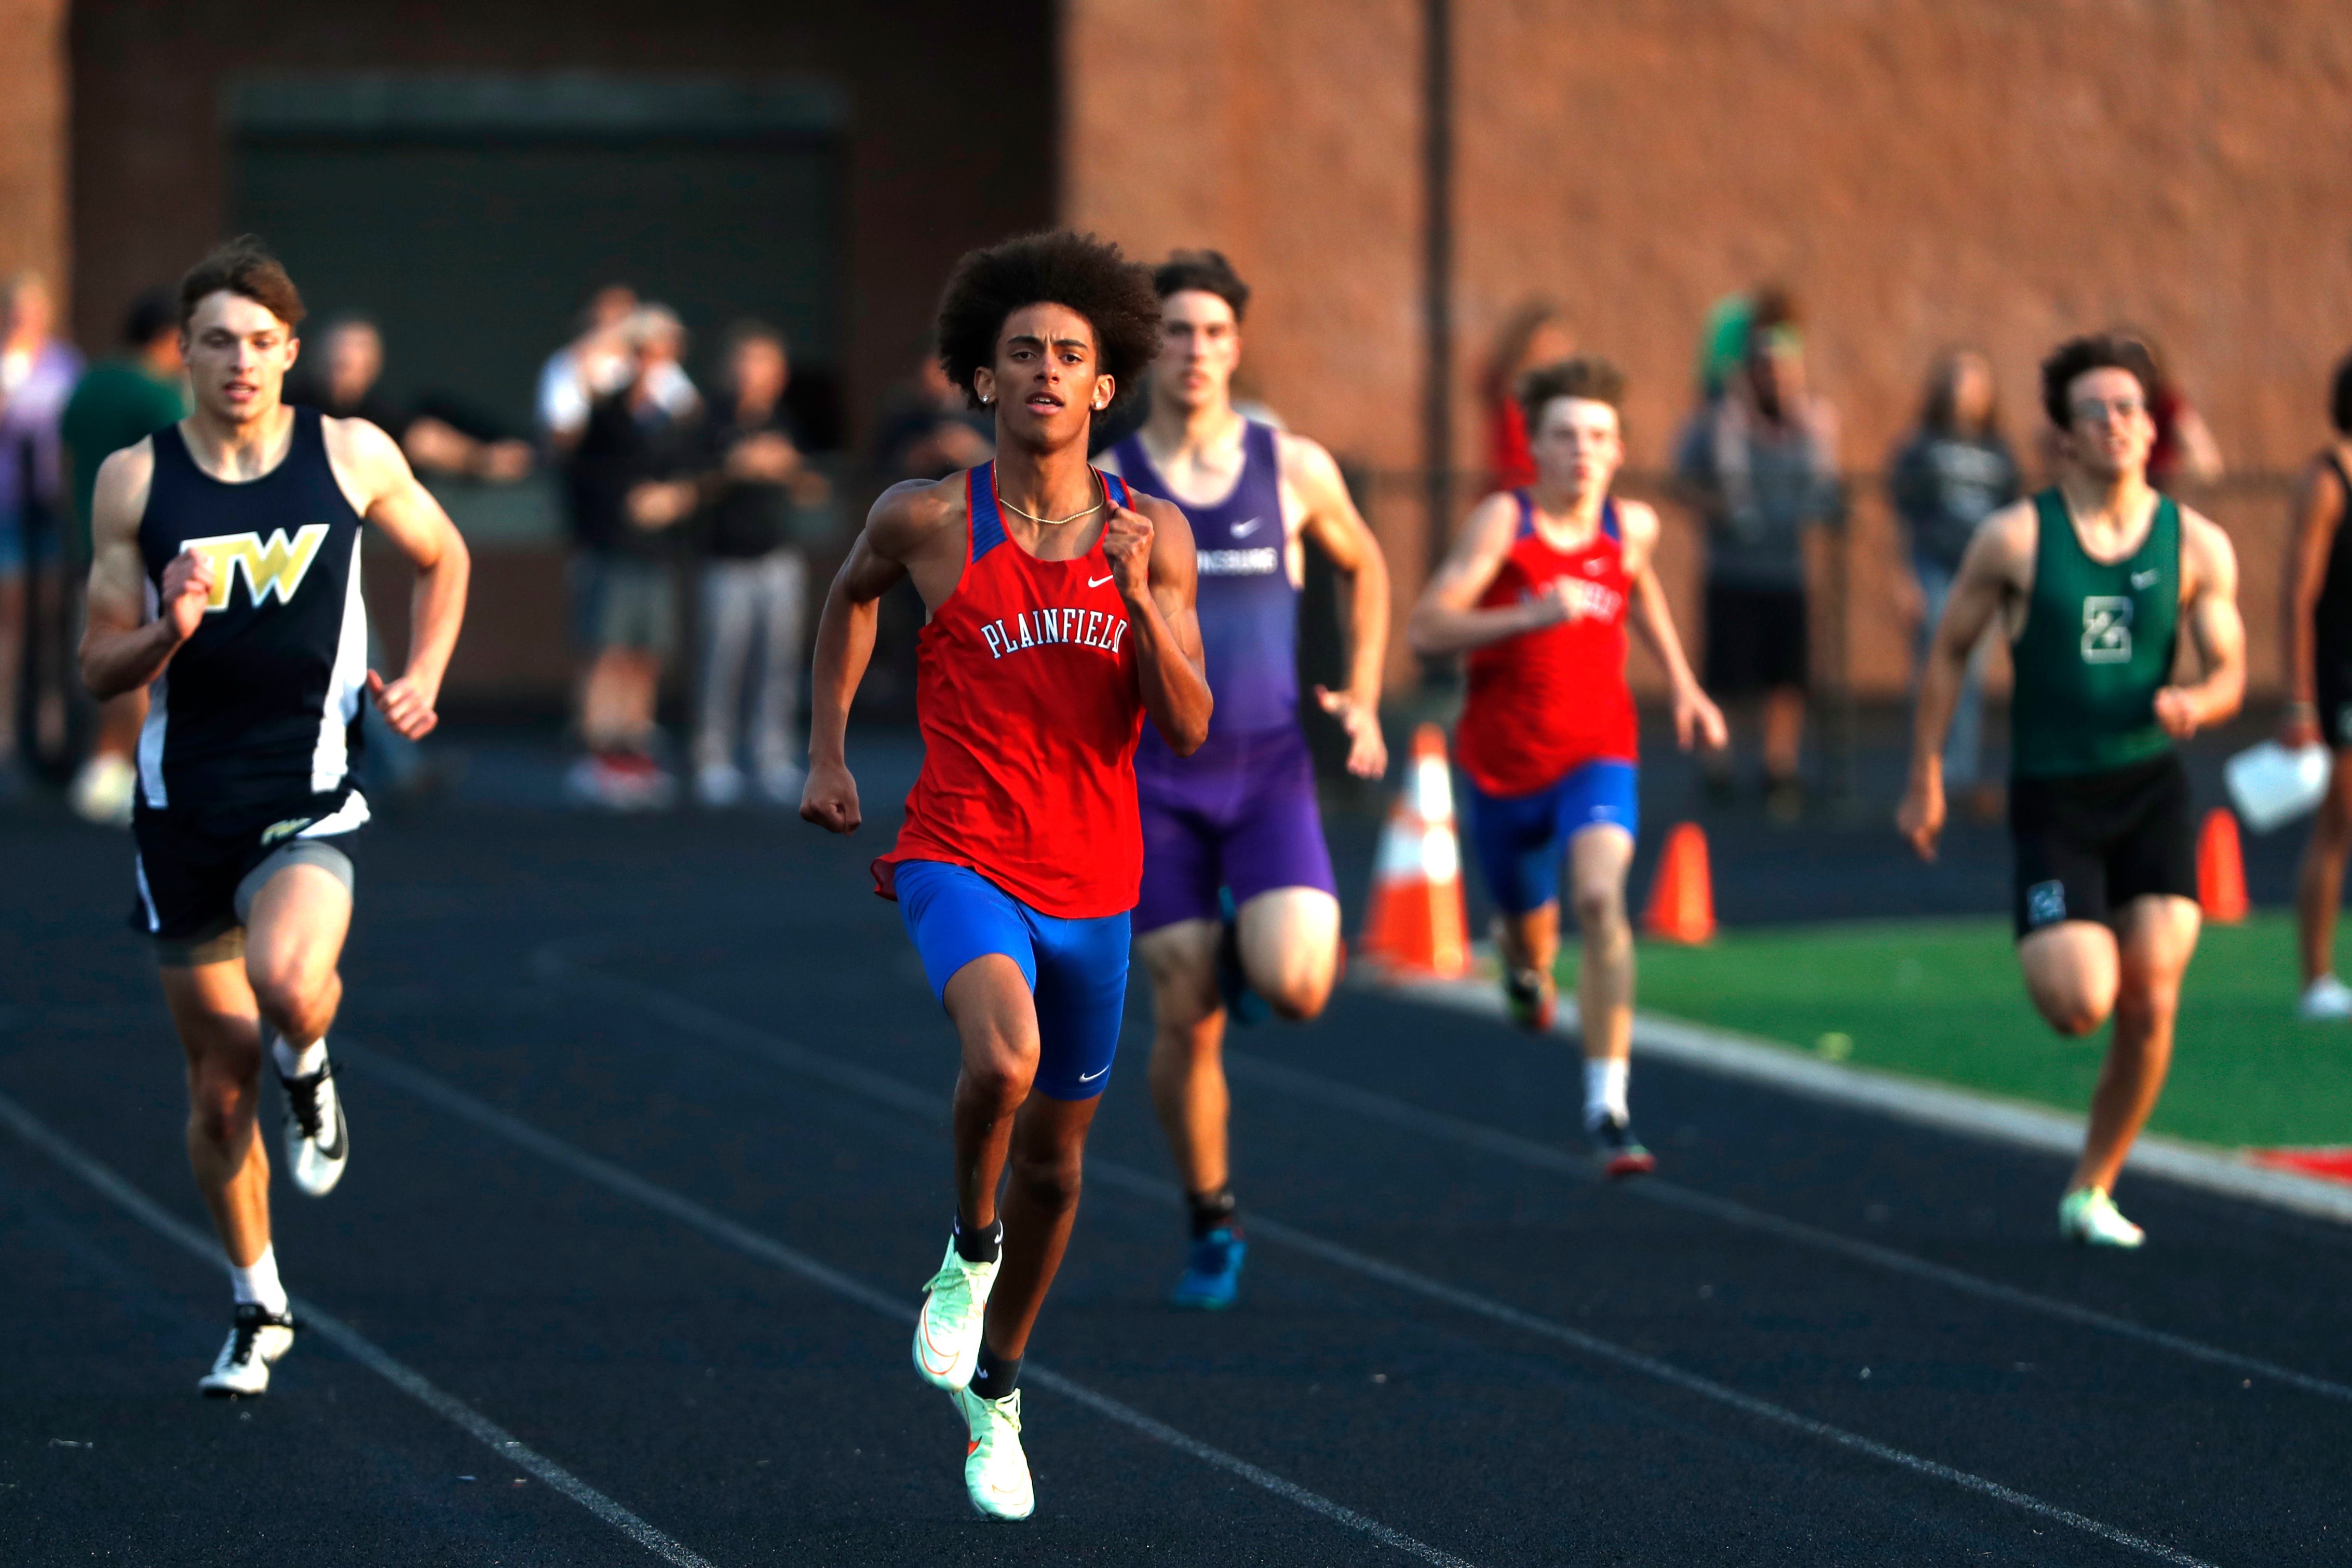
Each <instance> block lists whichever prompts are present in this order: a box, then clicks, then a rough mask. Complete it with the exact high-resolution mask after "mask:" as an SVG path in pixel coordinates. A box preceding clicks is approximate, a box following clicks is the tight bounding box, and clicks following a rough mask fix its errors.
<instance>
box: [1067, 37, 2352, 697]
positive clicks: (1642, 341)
mask: <svg viewBox="0 0 2352 1568" xmlns="http://www.w3.org/2000/svg"><path fill="white" fill-rule="evenodd" d="M1452 13H1453V16H1454V34H1455V39H1456V43H1455V58H1456V72H1455V79H1454V95H1455V99H1456V102H1457V105H1458V112H1457V122H1456V123H1457V132H1456V135H1457V145H1458V149H1459V151H1458V154H1457V165H1456V177H1455V178H1456V199H1455V208H1454V218H1455V226H1456V234H1457V239H1456V247H1457V249H1456V254H1457V262H1456V287H1455V289H1454V312H1455V319H1456V321H1457V329H1456V330H1457V341H1458V343H1459V349H1460V353H1459V358H1458V363H1457V364H1456V367H1455V374H1456V377H1457V384H1458V385H1459V386H1461V387H1462V388H1463V391H1464V395H1463V397H1462V399H1461V402H1460V405H1459V407H1460V423H1459V426H1458V428H1457V432H1456V436H1455V447H1456V451H1457V452H1458V453H1462V454H1465V455H1468V454H1475V453H1476V452H1477V451H1478V450H1479V449H1480V446H1479V433H1478V429H1477V423H1476V420H1477V415H1476V410H1475V406H1474V405H1473V404H1472V400H1471V399H1470V397H1469V395H1468V389H1469V387H1470V385H1471V384H1472V381H1473V379H1474V377H1475V371H1476V366H1477V364H1478V363H1479V362H1480V360H1481V358H1482V357H1483V354H1484V352H1485V350H1486V344H1487V342H1488V340H1489V338H1490V336H1491V335H1492V333H1493V332H1494V331H1495V330H1496V328H1497V326H1498V325H1499V324H1500V323H1501V321H1503V319H1504V318H1505V317H1506V316H1507V314H1508V313H1509V312H1510V311H1511V310H1513V309H1514V308H1515V307H1516V306H1517V304H1518V303H1519V302H1520V301H1522V300H1525V299H1527V298H1528V297H1529V296H1530V295H1535V294H1544V295H1549V296H1552V297H1554V298H1556V299H1558V300H1559V301H1560V302H1561V303H1562V304H1564V305H1565V306H1566V308H1567V310H1568V312H1569V315H1570V319H1571V320H1572V321H1573V322H1574V324H1575V327H1576V330H1577V332H1578V335H1579V337H1580V341H1581V342H1583V344H1585V345H1586V346H1588V347H1590V348H1592V349H1595V350H1599V351H1601V352H1605V353H1609V354H1610V355H1612V357H1614V358H1616V359H1618V360H1619V361H1620V362H1621V363H1623V364H1624V365H1625V366H1626V367H1627V369H1628V370H1629V371H1630V372H1631V374H1632V375H1633V394H1632V401H1631V405H1630V407H1629V409H1628V431H1629V437H1630V439H1631V445H1632V453H1633V461H1634V462H1635V463H1636V464H1637V465H1642V466H1651V467H1654V466H1656V465H1658V464H1661V463H1663V462H1664V459H1665V458H1666V455H1667V452H1668V450H1669V443H1670V441H1671V438H1672V436H1673V432H1674V430H1675V426H1676V425H1677V423H1678V422H1679V420H1680V419H1681V417H1682V416H1683V414H1684V413H1685V410H1686V408H1687V406H1688V404H1689V400H1690V395H1691V366H1692V361H1693V356H1694V352H1695V347H1696V336H1697V329H1698V323H1699V320H1700V317H1701V315H1702V313H1703V311H1704V310H1706V306H1707V304H1708V303H1709V301H1711V300H1714V299H1716V298H1717V297H1718V296H1720V295H1722V294H1724V293H1726V292H1727V291H1730V290H1732V289H1738V288H1741V287H1744V286H1748V285H1751V284H1753V283H1755V282H1757V281H1759V280H1761V279H1785V280H1787V281H1788V282H1790V284H1792V285H1793V286H1794V287H1796V288H1797V289H1799V291H1800V292H1801V295H1802V297H1803V299H1804V300H1805V302H1806V305H1807V308H1808V310H1809V312H1810V314H1811V331H1810V333H1809V342H1810V345H1811V353H1812V358H1813V362H1814V368H1815V372H1816V380H1817V383H1818V384H1820V386H1821V387H1822V389H1823V390H1824V391H1826V392H1827V393H1828V394H1829V395H1831V396H1832V397H1833V398H1834V400H1835V401H1836V402H1837V404H1838V405H1839V406H1840V408H1841V410H1842V412H1843V416H1844V425H1845V433H1846V444H1847V458H1848V461H1849V462H1850V463H1851V464H1853V465H1854V466H1858V467H1865V468H1867V467H1875V466H1876V465H1877V464H1878V463H1879V462H1880V461H1881V460H1882V459H1883V458H1884V455H1885V451H1886V449H1887V447H1888V446H1889V445H1890V444H1891V443H1892V442H1893V441H1894V440H1895V438H1896V437H1897V436H1898V435H1899V433H1900V431H1901V429H1902V427H1903V426H1904V425H1905V423H1906V421H1907V420H1908V419H1909V418H1910V417H1911V416H1912V415H1913V414H1914V412H1915V411H1916V407H1917V404H1918V399H1919V384H1920V381H1921V378H1922V376H1923V374H1924V372H1925V370H1926V367H1927V363H1928V362H1929V360H1930V359H1931V358H1932V357H1933V355H1934V354H1935V353H1936V352H1937V350H1938V349H1939V348H1941V347H1942V346H1944V345H1946V344H1949V343H1955V342H1972V343H1977V344H1981V345H1982V346H1984V347H1985V348H1986V349H1987V350H1988V351H1989V352H1990V353H1991V355H1992V356H1993V359H1994V362H1995V363H1996V365H1997V367H1998V370H1999V373H2000V378H2001V384H2002V390H2003V393H2004V397H2005V402H2006V405H2007V411H2008V417H2009V421H2010V424H2011V433H2012V436H2013V437H2031V436H2032V434H2033V432H2034V430H2035V428H2036V426H2037V424H2038V419H2039V416H2038V415H2036V414H2034V413H2033V412H2032V406H2033V386H2032V373H2033V367H2034V365H2035V363H2036V362H2037V361H2038V359H2039V357H2040V355H2041V354H2042V353H2043V352H2044V351H2045V350H2046V349H2047V348H2048V346H2049V345H2050V344H2051V343H2052V342H2054V341H2055V340H2056V339H2057V338H2059V337H2061V336H2063V335H2064V334H2067V333H2069V332H2072V331H2078V330H2083V329H2085V328H2090V327H2096V326H2102V325H2106V324H2110V323H2115V322H2119V321H2120V322H2129V323H2134V324H2137V325H2138V326H2140V327H2142V328H2143V329H2145V330H2146V331H2148V332H2150V333H2151V334H2153V335H2154V336H2155V337H2156V339H2157V340H2158V342H2160V343H2161V344H2162V345H2163V346H2164V348H2165V349H2166V350H2167V352H2168V354H2169V356H2170V358H2171V359H2172V361H2173V363H2174V366H2175V370H2176V372H2177V374H2178V376H2179V379H2180V380H2181V381H2182V383H2183V384H2185V386H2186V387H2187V388H2188V390H2189V394H2190V395H2191V396H2192V397H2193V398H2194V400H2195V401H2196V402H2197V403H2198V404H2199V405H2200V407H2201V408H2202V409H2203V410H2204V412H2205V413H2206V415H2207V416H2208V417H2209V419H2210V423H2211V424H2212V426H2213V428H2214V430H2215V432H2216V434H2217V436H2218V437H2219V438H2220V440H2221V446H2222V447H2223V450H2224V452H2225V454H2227V456H2228V457H2229V458H2231V462H2232V463H2233V464H2234V465H2236V466H2238V467H2240V468H2282V467H2286V466H2291V465H2292V464H2294V463H2295V462H2297V461H2299V460H2300V459H2301V458H2303V457H2304V456H2305V454H2306V453H2307V452H2308V451H2309V450H2310V449H2311V448H2312V447H2314V446H2315V443H2316V442H2317V440H2318V439H2319V438H2320V436H2321V434H2322V432H2323V429H2324V397H2325V386H2326V374H2327V372H2328V369H2329V367H2330V366H2331V365H2332V364H2333V363H2334V362H2335V361H2336V358H2337V356H2339V355H2340V354H2341V353H2344V352H2345V350H2346V348H2347V346H2352V216H2347V215H2352V155H2347V150H2352V8H2347V7H2344V6H2340V5H2339V6H2328V5H2317V4H2310V3H2306V0H2175V3H2171V4H2165V5H2139V4H2129V3H2126V0H2076V3H2074V4H2068V5H2049V4H2046V3H2042V0H1974V3H1972V4H1969V5H1948V4H1944V3H1941V0H1884V3H1883V4H1877V5H1866V6H1857V5H1849V4H1843V3H1837V0H1603V3H1594V0H1454V3H1453V5H1452ZM1421 14H1422V6H1421V5H1419V4H1412V3H1403V0H1287V3H1286V4H1285V5H1280V6H1263V7H1261V6H1255V5H1246V4H1241V3H1238V0H1236V3H1230V4H1218V5H1192V6H1173V5H1160V4H1157V3H1155V0H1070V3H1069V5H1068V9H1067V13H1066V23H1065V36H1064V45H1063V47H1064V50H1065V55H1066V59H1067V61H1068V68H1067V70H1066V84H1067V88H1066V90H1067V93H1068V108H1067V110H1066V119H1067V124H1068V132H1067V134H1066V137H1065V140H1064V142H1063V158H1064V174H1063V192H1064V204H1065V212H1066V215H1067V216H1068V217H1069V218H1070V219H1071V220H1072V221H1074V222H1077V223H1081V224H1086V225H1091V226H1098V227H1101V228H1102V229H1103V230H1104V231H1105V232H1107V233H1110V234H1112V235H1115V236H1116V237H1119V238H1121V239H1123V240H1126V241H1128V242H1129V244H1131V245H1132V246H1133V247H1135V248H1137V249H1139V250H1140V251H1142V252H1144V253H1146V254H1154V253H1156V252H1158V251H1159V250H1160V249H1162V248H1164V247H1168V246H1170V245H1174V244H1188V243H1202V242H1206V243H1213V244H1217V245H1220V246H1222V247H1225V248H1227V249H1228V250H1229V251H1230V252H1231V253H1232V254H1233V255H1234V258H1235V259H1236V261H1237V262H1238V263H1239V264H1240V265H1241V267H1242V268H1244V274H1245V275H1247V276H1250V278H1251V280H1252V282H1253V283H1254V285H1255V286H1256V287H1257V288H1258V289H1259V300H1260V303H1258V304H1256V305H1255V306H1254V312H1255V313H1254V319H1253V321H1252V322H1251V324H1250V327H1251V330H1250V334H1249V342H1248V349H1247V356H1246V363H1247V364H1248V366H1249V369H1250V372H1251V374H1253V375H1254V376H1255V378H1256V381H1257V384H1258V385H1259V386H1260V387H1261V388H1262V389H1263V390H1264V392H1265V395H1267V396H1268V397H1269V398H1270V399H1271V400H1272V402H1273V403H1274V404H1275V405H1276V406H1277V407H1279V408H1281V409H1282V410H1283V411H1284V412H1285V413H1286V415H1288V416H1290V417H1291V418H1292V419H1293V421H1294V422H1295V423H1296V424H1297V426H1298V427H1299V428H1301V429H1302V430H1304V431H1306V432H1307V433H1310V434H1313V435H1315V436H1317V437H1320V438H1321V439H1323V440H1324V441H1326V442H1327V443H1328V444H1329V445H1330V446H1332V447H1334V448H1335V449H1337V450H1339V451H1340V452H1342V453H1343V454H1345V455H1347V456H1349V457H1351V458H1356V459H1358V460H1360V461H1361V462H1363V463H1366V464H1369V465H1371V466H1374V467H1379V468H1410V467H1412V466H1415V465H1417V464H1418V463H1419V462H1420V461H1421V454H1420V446H1421V443H1420V439H1419V436H1418V426H1417V423H1416V417H1417V410H1418V407H1419V397H1420V379H1419V378H1420V374H1421V359H1420V353H1421V342H1422V339H1421V336H1420V324H1419V317H1418V310H1419V292H1418V291H1419V289H1420V287H1421V273H1420V269H1419V262H1418V256H1419V244H1420V239H1419V228H1418V226H1419V223H1420V221H1421V208H1420V201H1419V195H1420V190H1421V181H1420V174H1419V163H1418V156H1419V152H1418V149H1419V136H1420V133H1421V87H1420V76H1419V59H1420V55H1419V50H1420V36H1421V35H1420V17H1421ZM1409 493H1410V487H1402V489H1400V492H1399V497H1398V499H1396V500H1393V501H1392V502H1391V504H1387V505H1385V506H1384V508H1383V515H1382V518H1381V524H1380V525H1381V528H1382V531H1383V532H1384V534H1386V535H1388V536H1389V537H1390V538H1391V541H1392V542H1393V544H1394V545H1395V546H1397V547H1398V550H1399V552H1402V555H1403V558H1404V560H1405V563H1406V564H1407V565H1408V572H1407V573H1406V574H1404V575H1406V576H1408V577H1409V576H1410V575H1411V574H1412V573H1411V570H1410V568H1411V566H1412V564H1413V563H1417V562H1418V561H1419V560H1420V559H1422V553H1423V542H1422V541H1421V540H1420V539H1419V538H1418V536H1417V530H1418V528H1419V527H1420V521H1421V513H1420V510H1419V509H1418V508H1417V507H1416V506H1414V505H1412V503H1411V502H1410V500H1408V499H1404V498H1405V497H1406V496H1409ZM2276 505H2277V501H2276V499H2275V497H2267V496H2258V497H2257V498H2255V499H2253V500H2242V501H2238V502H2235V503H2233V506H2234V507H2235V509H2236V510H2241V511H2245V512H2247V513H2248V515H2250V516H2251V515H2252V514H2254V513H2260V514H2262V515H2263V516H2267V512H2266V511H2264V510H2263V509H2265V508H2268V509H2273V510H2274V509H2275V506H2276ZM2269 532H2270V530H2267V529H2265V528H2263V527H2257V528H2255V529H2254V530H2253V531H2252V534H2250V535H2249V536H2247V537H2245V538H2242V540H2241V543H2242V548H2243V547H2248V546H2251V548H2250V549H2249V550H2248V559H2247V561H2246V562H2245V566H2246V578H2247V584H2248V586H2247V599H2248V606H2249V609H2250V611H2251V612H2252V613H2253V616H2255V618H2256V626H2255V635H2256V638H2257V650H2258V654H2259V653H2260V652H2261V649H2262V647H2263V644H2264V643H2265V642H2267V641H2268V640H2270V639H2271V637H2272V634H2271V633H2270V632H2269V631H2268V630H2266V629H2265V627H2264V626H2263V624H2262V623H2263V620H2265V619H2266V612H2267V610H2268V608H2269V605H2270V603H2271V601H2272V600H2273V598H2274V597H2275V592H2276V590H2275V587H2274V584H2275V580H2276V574H2277V572H2278V570H2279V564H2278V561H2277V558H2276V554H2275V551H2274V550H2273V549H2271V548H2269V547H2268V545H2267V543H2266V541H2267V539H2268V536H2269ZM1856 551H1857V561H1856V568H1855V582H1856V584H1857V589H1858V591H1859V592H1858V596H1857V599H1856V601H1855V603H1854V604H1853V606H1852V616H1853V624H1852V626H1851V627H1850V629H1851V631H1852V634H1853V639H1854V657H1855V659H1856V662H1857V665H1858V667H1859V668H1860V669H1861V671H1862V673H1863V674H1864V677H1865V684H1867V685H1869V686H1872V687H1874V688H1875V689H1880V690H1895V689H1900V686H1901V683H1902V679H1903V677H1904V674H1905V671H1906V653H1905V644H1906V638H1905V637H1904V635H1903V628H1902V627H1901V626H1900V625H1899V623H1897V622H1896V621H1895V618H1894V616H1893V613H1892V611H1893V606H1892V601H1891V599H1890V598H1889V596H1888V595H1885V594H1884V593H1882V592H1878V591H1877V590H1878V588H1879V587H1880V586H1881V585H1883V584H1884V582H1885V577H1886V575H1887V574H1889V573H1891V572H1893V571H1895V570H1896V569H1897V567H1896V563H1895V558H1894V548H1893V534H1892V532H1891V531H1890V530H1889V529H1888V528H1887V527H1886V526H1885V522H1884V520H1883V519H1881V518H1878V517H1876V516H1874V515H1873V516H1867V517H1865V518H1864V520H1863V522H1862V533H1861V535H1860V536H1859V537H1858V539H1857V542H1856ZM1410 586H1411V584H1405V587H1406V588H1407V589H1409V588H1410ZM1686 624H1687V623H1686ZM2264 658H2266V656H2264ZM2266 668H2267V666H2266V663H2263V662H2258V664H2257V666H2256V673H2257V676H2258V677H2259V676H2261V675H2262V674H2263V673H2264V672H2265V669H2266ZM1394 669H1395V672H1396V673H1398V674H1403V673H1405V672H1406V671H1407V670H1408V669H1409V666H1408V665H1406V664H1405V663H1404V662H1403V661H1400V662H1399V663H1398V665H1397V666H1395V667H1394Z"/></svg>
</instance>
